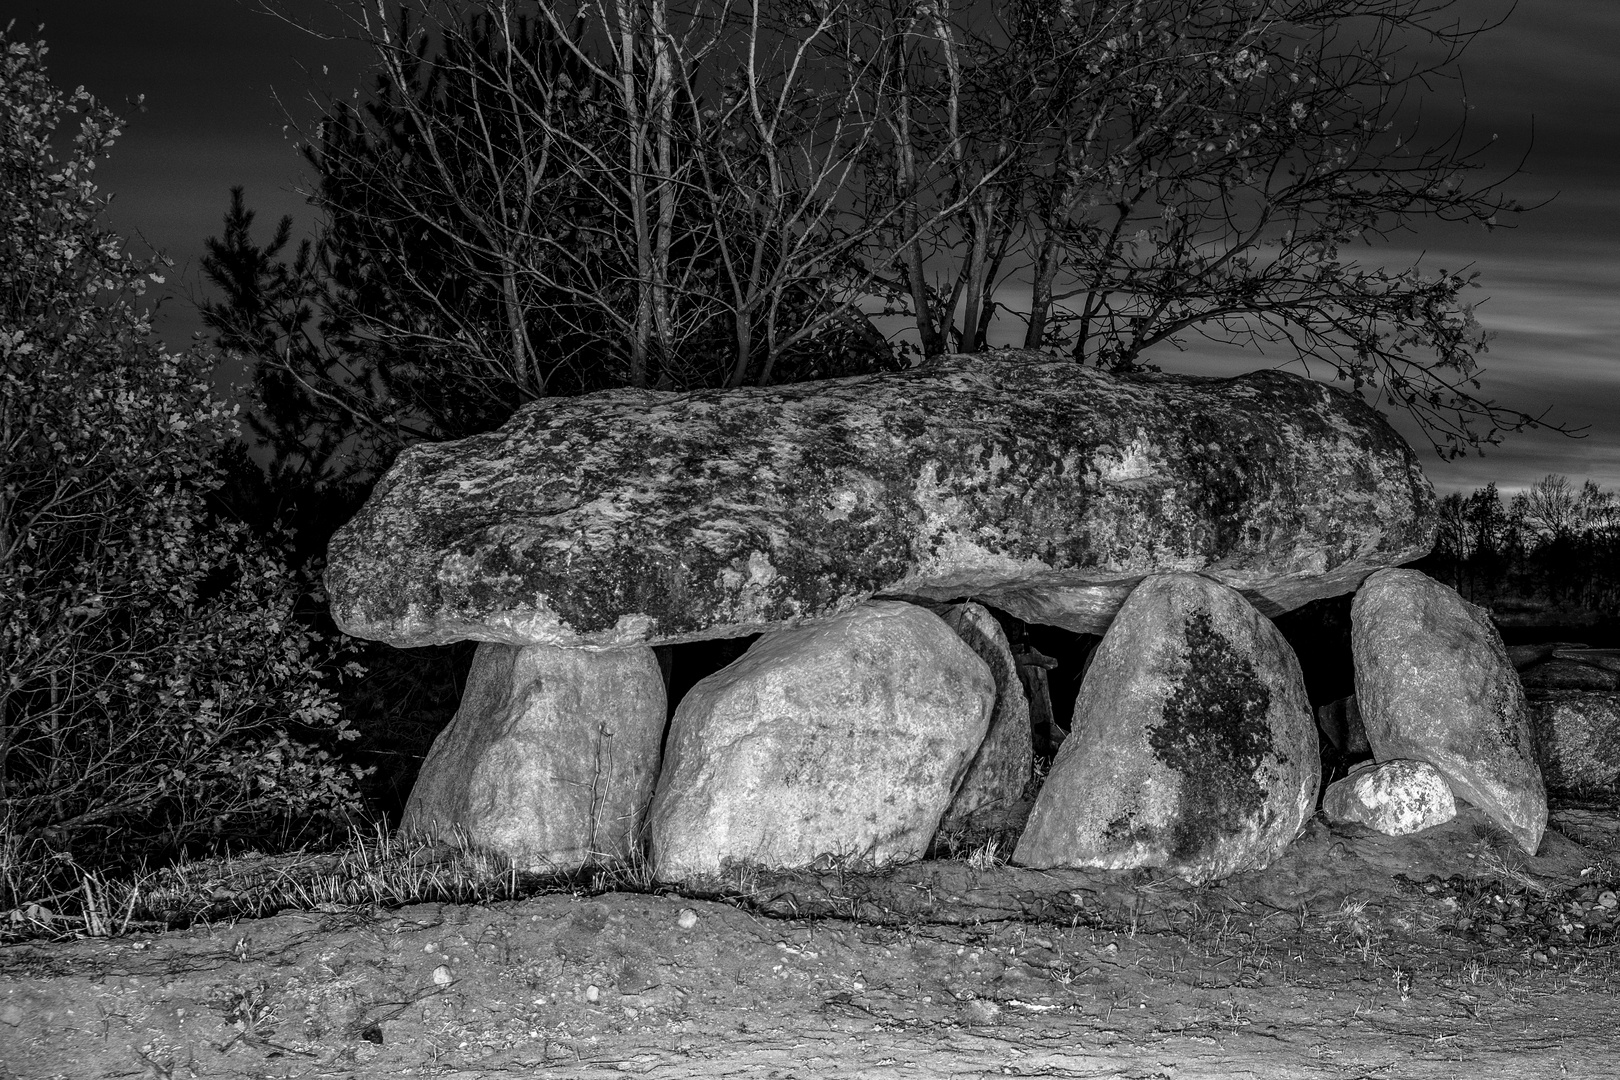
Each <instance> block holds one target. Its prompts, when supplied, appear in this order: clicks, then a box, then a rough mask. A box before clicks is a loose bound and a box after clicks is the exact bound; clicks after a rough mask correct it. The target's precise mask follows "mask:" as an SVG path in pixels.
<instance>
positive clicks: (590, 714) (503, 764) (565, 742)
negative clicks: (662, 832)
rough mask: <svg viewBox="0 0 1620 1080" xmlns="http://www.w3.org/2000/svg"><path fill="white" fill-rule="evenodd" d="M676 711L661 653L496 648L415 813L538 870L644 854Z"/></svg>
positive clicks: (415, 820) (421, 827)
mask: <svg viewBox="0 0 1620 1080" xmlns="http://www.w3.org/2000/svg"><path fill="white" fill-rule="evenodd" d="M667 716H668V706H667V703H666V700H665V697H664V680H663V676H662V674H661V672H660V671H659V667H658V660H657V657H656V656H654V654H653V650H652V649H650V648H648V647H646V646H639V647H631V648H625V649H605V650H590V649H562V648H556V647H554V646H550V645H532V646H528V647H526V648H518V647H514V646H510V645H496V644H490V643H484V644H481V645H479V646H478V652H477V654H476V655H475V656H474V658H473V665H472V671H471V673H470V674H469V675H468V678H467V688H466V690H465V691H464V692H463V694H462V698H461V707H460V708H459V709H458V710H457V711H456V715H455V719H453V720H451V721H450V726H449V727H447V728H445V729H444V731H442V732H441V733H440V734H439V737H438V738H437V739H436V740H434V743H433V748H432V749H431V750H430V751H429V752H428V756H427V760H426V761H424V762H423V763H422V771H421V773H420V774H419V775H418V777H417V781H416V786H415V788H414V789H413V790H412V791H411V797H410V801H409V802H408V803H407V804H406V807H405V817H404V822H403V827H404V828H405V829H406V830H408V831H411V832H417V833H430V834H431V833H443V832H445V831H448V830H459V831H462V832H464V833H465V834H466V835H467V837H468V838H469V839H470V840H471V841H472V842H473V843H475V844H478V845H479V846H482V847H487V848H490V849H493V850H495V851H497V852H500V853H501V854H503V855H505V856H507V857H508V858H510V859H511V860H512V861H513V863H514V865H516V866H519V867H522V868H524V869H529V870H539V871H568V870H575V869H578V868H579V867H581V866H585V865H588V864H592V863H621V862H625V861H627V860H631V859H634V858H636V857H638V856H639V854H640V852H641V840H642V828H643V825H644V819H645V813H646V808H647V804H648V802H649V801H650V800H651V798H652V793H653V787H654V784H655V783H656V781H657V778H658V759H659V744H660V742H661V740H662V738H663V732H664V722H665V718H666V717H667Z"/></svg>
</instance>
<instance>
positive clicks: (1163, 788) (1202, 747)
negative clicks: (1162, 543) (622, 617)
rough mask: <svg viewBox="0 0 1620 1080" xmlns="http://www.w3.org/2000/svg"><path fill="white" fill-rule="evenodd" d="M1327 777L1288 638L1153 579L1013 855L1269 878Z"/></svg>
mask: <svg viewBox="0 0 1620 1080" xmlns="http://www.w3.org/2000/svg"><path fill="white" fill-rule="evenodd" d="M1320 778H1321V776H1320V761H1319V759H1318V751H1317V741H1316V725H1315V723H1314V722H1313V721H1312V718H1311V712H1310V702H1309V699H1308V698H1307V696H1306V694H1305V683H1304V679H1303V677H1302V676H1301V674H1300V670H1299V661H1298V660H1297V659H1296V658H1295V656H1294V652H1293V650H1292V649H1291V648H1290V647H1289V645H1288V642H1287V641H1286V640H1285V639H1284V638H1283V636H1282V633H1281V632H1280V631H1278V629H1277V628H1276V627H1275V626H1273V625H1272V624H1271V621H1270V620H1268V619H1267V618H1265V616H1263V615H1261V614H1260V613H1259V612H1258V611H1256V610H1255V609H1254V608H1253V607H1252V606H1251V605H1250V604H1249V603H1248V602H1247V601H1246V600H1244V599H1243V597H1242V596H1241V595H1239V594H1238V593H1237V591H1236V590H1234V589H1230V588H1228V587H1226V586H1224V585H1221V584H1219V583H1217V582H1214V581H1211V580H1209V579H1207V578H1204V577H1200V576H1199V575H1196V574H1161V575H1156V576H1154V577H1150V578H1148V579H1147V580H1146V581H1144V582H1142V584H1140V585H1138V586H1137V587H1136V589H1135V590H1134V591H1133V592H1132V593H1131V595H1130V597H1129V598H1128V599H1127V600H1126V601H1125V604H1124V606H1123V607H1121V608H1120V611H1119V616H1118V617H1117V618H1116V619H1115V620H1114V625H1113V626H1112V627H1110V628H1109V630H1108V633H1107V634H1106V635H1105V636H1104V637H1103V640H1102V643H1101V644H1100V645H1098V646H1097V649H1096V652H1095V653H1094V660H1093V663H1092V665H1091V669H1090V671H1088V672H1087V674H1086V677H1085V681H1084V682H1083V683H1081V686H1080V696H1079V698H1078V699H1077V700H1076V702H1075V706H1074V723H1073V725H1072V726H1071V727H1070V729H1069V737H1068V739H1067V740H1065V741H1064V743H1063V749H1062V750H1060V751H1059V752H1058V756H1057V759H1056V760H1055V761H1054V762H1053V763H1052V771H1051V772H1050V773H1049V774H1048V775H1047V778H1046V783H1045V784H1044V785H1043V786H1042V788H1041V793H1040V795H1039V796H1038V797H1037V799H1036V801H1035V807H1034V809H1033V810H1032V811H1031V813H1030V817H1029V824H1028V825H1027V826H1026V827H1025V830H1024V835H1023V837H1022V838H1021V839H1020V840H1019V842H1018V847H1017V849H1016V851H1015V852H1014V854H1013V861H1014V862H1017V863H1019V864H1021V865H1024V866H1030V867H1036V868H1042V869H1045V868H1053V867H1086V866H1091V867H1100V868H1105V869H1113V870H1119V869H1129V868H1135V867H1150V866H1151V867H1163V868H1164V869H1167V870H1170V871H1172V872H1174V873H1176V874H1177V875H1179V876H1181V877H1182V878H1184V879H1186V880H1188V881H1191V882H1194V883H1198V882H1203V881H1209V880H1212V879H1217V878H1221V877H1225V876H1227V875H1229V874H1235V873H1238V872H1240V871H1243V870H1255V869H1260V868H1262V867H1264V866H1266V865H1267V864H1269V863H1270V862H1271V860H1272V859H1274V858H1276V856H1277V855H1278V854H1279V853H1281V851H1282V849H1283V848H1284V847H1286V846H1287V845H1288V844H1289V842H1290V841H1292V840H1293V839H1294V837H1295V836H1297V835H1299V830H1300V828H1301V827H1302V826H1303V825H1304V823H1305V820H1306V819H1307V818H1308V817H1309V816H1310V814H1311V811H1312V810H1313V809H1314V808H1315V806H1316V790H1317V785H1318V783H1319V781H1320Z"/></svg>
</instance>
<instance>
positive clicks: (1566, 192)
mask: <svg viewBox="0 0 1620 1080" xmlns="http://www.w3.org/2000/svg"><path fill="white" fill-rule="evenodd" d="M292 6H293V7H294V8H295V9H299V10H302V11H305V12H308V13H310V15H311V16H312V17H313V18H315V19H316V20H319V19H320V18H322V17H323V9H324V6H325V5H324V3H323V0H295V2H294V3H293V5H292ZM1511 6H1512V5H1511V2H1510V0H1459V2H1458V3H1456V4H1455V11H1456V12H1457V14H1458V16H1459V18H1460V19H1461V20H1462V21H1463V22H1465V23H1470V22H1475V21H1479V20H1484V19H1491V18H1494V17H1498V16H1501V15H1503V14H1505V13H1506V12H1507V11H1508V10H1509V8H1510V7H1511ZM326 17H327V18H330V16H329V15H327V16H326ZM12 19H15V20H16V22H17V25H16V27H15V28H14V29H13V34H15V35H17V36H31V34H32V31H33V30H34V28H35V27H37V26H39V25H40V24H43V25H44V36H45V39H46V41H47V42H48V43H49V45H50V54H49V56H48V57H47V63H48V65H49V68H50V72H51V75H52V77H53V78H54V79H55V80H56V81H57V82H58V83H59V84H64V85H66V86H69V87H72V86H76V85H80V84H83V85H84V86H86V87H87V88H88V89H89V90H90V91H91V92H92V93H94V94H97V95H98V96H100V97H101V98H102V99H103V100H105V101H106V102H108V103H109V104H111V105H113V106H114V107H115V109H118V110H119V111H120V112H121V113H122V114H123V115H124V116H125V118H126V120H127V121H128V123H127V124H126V128H125V134H124V137H123V139H122V140H120V142H119V144H118V145H117V146H116V147H115V148H114V151H113V157H112V160H111V161H110V162H108V163H107V164H106V165H104V166H103V168H102V170H101V171H100V174H99V175H100V179H101V183H102V186H103V190H104V191H110V192H113V193H114V194H115V196H116V198H115V200H114V204H113V207H114V208H113V214H112V220H113V224H114V225H115V226H116V227H117V228H119V229H120V230H121V231H123V232H124V233H125V234H126V235H136V234H138V235H139V236H141V237H143V238H144V239H145V240H146V241H148V242H149V243H150V244H152V245H154V246H155V247H157V248H159V249H161V250H163V251H165V252H166V253H167V254H168V255H169V256H170V257H171V258H173V259H175V261H176V262H177V263H178V264H179V266H178V271H179V272H178V273H177V274H176V275H175V276H174V277H173V278H172V279H171V281H172V282H173V283H174V284H175V285H177V286H178V288H179V291H180V292H181V294H182V295H180V296H177V297H175V298H172V299H170V300H168V301H166V308H165V313H164V317H163V318H162V319H161V320H160V326H161V327H162V329H163V331H164V333H165V335H166V336H168V337H169V338H170V340H171V343H173V344H180V343H182V342H183V341H184V339H185V338H186V337H187V336H188V335H189V333H190V332H191V331H192V330H193V329H195V328H196V327H197V325H198V324H197V321H196V318H195V314H194V312H193V311H192V310H191V307H190V304H189V302H188V300H187V299H186V298H185V295H184V294H185V293H188V292H189V293H191V294H195V293H196V292H197V290H198V288H199V287H200V286H199V285H198V281H197V278H198V275H197V266H196V264H197V259H198V257H199V255H200V253H201V250H202V241H203V238H204V237H206V236H208V235H210V234H214V233H218V232H219V231H220V219H221V217H222V215H223V214H224V211H225V207H226V205H227V203H228V200H229V190H230V187H231V185H233V184H242V185H244V186H245V187H246V188H247V194H248V202H249V205H250V206H252V207H254V208H255V209H257V210H258V211H259V214H260V223H261V226H262V227H263V228H264V229H268V227H269V226H270V225H271V224H273V222H274V220H275V219H276V218H279V217H280V216H281V215H282V214H285V213H291V214H293V215H294V218H295V220H296V222H297V225H298V226H299V227H300V229H303V228H307V227H308V226H309V224H310V219H311V214H310V210H309V208H308V207H307V206H306V205H305V204H304V201H303V197H302V196H301V195H300V194H299V193H298V191H297V189H298V188H299V187H300V186H301V185H302V183H303V175H302V170H301V164H302V163H301V160H300V159H299V158H298V156H297V153H296V151H295V150H294V141H295V137H296V133H295V132H294V131H292V130H290V129H288V128H287V126H286V125H287V123H288V112H289V111H290V112H291V114H292V116H293V118H294V119H295V121H296V122H298V123H307V122H308V120H309V118H310V117H311V116H312V115H313V111H312V108H311V107H310V106H309V104H308V98H309V96H310V94H311V91H312V90H314V89H316V88H318V87H319V86H322V85H326V84H329V85H332V86H335V87H337V88H339V89H342V88H344V87H348V86H353V85H355V80H354V75H353V72H354V71H355V70H356V69H357V67H358V66H359V65H361V64H363V63H364V54H363V53H362V52H360V51H359V50H358V49H357V48H356V47H354V46H353V45H349V44H345V43H342V42H322V41H320V40H317V39H315V38H313V37H311V36H309V35H307V34H305V33H303V32H302V31H300V30H297V29H295V28H293V27H291V26H288V25H286V24H284V23H282V22H279V21H277V20H275V19H273V18H271V17H269V16H266V15H263V14H260V13H259V12H258V11H257V9H256V4H255V3H254V2H253V0H146V2H144V3H132V2H130V0H0V24H4V23H5V22H8V21H10V20H12ZM328 25H335V24H332V23H328ZM323 70H324V74H323ZM1463 71H1464V74H1465V76H1466V79H1467V90H1468V96H1469V100H1470V103H1471V104H1472V106H1473V112H1472V114H1471V117H1470V125H1471V126H1472V127H1473V128H1474V130H1475V131H1476V132H1478V133H1480V134H1482V135H1487V134H1490V133H1496V134H1499V135H1500V136H1501V140H1500V145H1501V146H1502V147H1504V148H1505V149H1506V150H1508V151H1511V150H1513V149H1515V148H1522V147H1523V146H1525V145H1526V143H1527V142H1528V141H1529V137H1530V132H1531V126H1532V122H1533V123H1534V131H1535V145H1534V149H1533V152H1532V155H1531V158H1530V161H1529V164H1528V166H1527V171H1526V172H1525V174H1523V175H1521V176H1520V177H1519V178H1517V179H1516V180H1514V181H1513V182H1512V184H1511V185H1510V187H1509V189H1508V190H1509V191H1510V193H1511V194H1513V195H1514V196H1515V197H1517V198H1518V199H1519V200H1520V201H1521V202H1523V203H1526V204H1534V203H1539V202H1542V201H1544V200H1545V199H1547V198H1548V197H1552V196H1556V198H1555V199H1554V201H1553V202H1552V204H1551V205H1550V206H1548V207H1546V208H1544V209H1542V210H1538V211H1536V212H1534V213H1531V214H1526V215H1523V216H1521V217H1520V218H1519V219H1518V220H1517V222H1516V224H1517V228H1515V229H1513V230H1503V229H1498V230H1495V231H1492V232H1490V233H1486V232H1485V231H1484V230H1479V229H1473V230H1470V229H1465V228H1461V227H1434V228H1429V229H1426V230H1425V231H1424V232H1423V233H1422V234H1421V235H1417V236H1410V237H1402V238H1400V239H1398V240H1397V241H1396V242H1394V243H1392V244H1386V245H1381V246H1379V247H1377V248H1371V249H1365V250H1363V251H1362V253H1361V258H1362V259H1363V261H1366V262H1383V263H1385V264H1386V265H1410V263H1411V262H1412V261H1413V260H1414V259H1417V258H1418V257H1419V256H1421V258H1422V262H1421V265H1423V266H1426V267H1429V268H1431V269H1435V270H1439V269H1448V270H1449V269H1456V268H1458V267H1460V266H1463V265H1465V264H1471V265H1472V266H1473V267H1474V268H1475V269H1477V270H1479V271H1480V273H1481V278H1480V283H1481V285H1482V288H1480V289H1479V290H1476V291H1475V292H1474V293H1473V298H1474V300H1475V302H1476V303H1477V304H1478V305H1479V307H1478V315H1479V318H1480V321H1481V322H1482V323H1484V324H1485V326H1486V327H1488V328H1489V329H1491V330H1494V331H1495V332H1496V334H1497V336H1496V338H1495V340H1494V341H1493V342H1492V344H1491V347H1490V352H1489V354H1488V355H1487V356H1486V357H1485V358H1484V360H1485V366H1486V369H1487V372H1486V374H1485V376H1484V378H1483V380H1482V381H1483V385H1484V390H1483V392H1484V394H1485V395H1486V396H1488V397H1493V398H1495V399H1496V400H1497V401H1498V402H1500V403H1502V404H1504V405H1508V406H1511V407H1513V408H1516V409H1521V410H1523V411H1526V412H1532V413H1539V412H1541V411H1542V410H1544V409H1549V408H1550V410H1551V412H1550V414H1549V419H1554V420H1557V421H1559V422H1561V423H1563V424H1565V425H1568V426H1570V427H1583V426H1584V427H1587V428H1588V432H1587V437H1586V438H1584V439H1579V440H1574V439H1568V438H1565V437H1562V436H1559V435H1556V434H1552V433H1548V432H1532V433H1528V434H1520V435H1509V436H1508V437H1507V441H1506V443H1505V444H1504V445H1503V446H1501V447H1498V448H1495V449H1493V450H1491V451H1489V452H1488V453H1487V454H1486V456H1484V457H1469V458H1466V459H1463V460H1461V461H1457V462H1450V463H1448V462H1443V461H1441V460H1440V459H1439V458H1438V457H1437V456H1435V455H1434V453H1433V452H1432V451H1429V450H1427V449H1426V447H1424V446H1421V445H1420V450H1421V451H1422V452H1423V453H1424V455H1425V467H1426V468H1427V469H1428V472H1429V476H1430V477H1431V479H1433V481H1434V482H1435V485H1436V487H1437V488H1439V489H1441V490H1442V491H1447V490H1459V489H1460V490H1469V489H1472V488H1474V487H1476V486H1479V485H1482V484H1484V483H1486V482H1487V481H1495V482H1496V483H1497V484H1498V486H1500V487H1501V488H1503V489H1504V490H1513V489H1518V488H1522V487H1524V486H1525V485H1527V484H1529V483H1531V482H1533V481H1534V480H1536V479H1538V478H1539V477H1541V476H1543V475H1545V474H1546V473H1549V472H1558V473H1563V474H1565V475H1567V476H1570V477H1572V478H1574V479H1575V480H1577V481H1579V480H1582V479H1585V478H1591V479H1593V480H1595V481H1597V482H1598V483H1600V484H1602V485H1603V486H1605V487H1608V488H1614V489H1620V0H1523V2H1522V3H1521V4H1520V5H1519V7H1518V10H1516V11H1514V12H1513V13H1512V14H1511V15H1510V16H1509V17H1508V20H1507V22H1506V24H1505V25H1504V26H1503V27H1502V28H1500V29H1498V30H1495V31H1493V32H1491V33H1489V34H1486V35H1483V36H1482V37H1481V38H1479V39H1478V40H1477V41H1476V43H1475V45H1474V46H1473V48H1472V50H1471V51H1470V53H1469V54H1468V56H1467V58H1466V61H1465V63H1464V66H1463ZM1444 92H1447V93H1452V94H1453V96H1455V95H1454V92H1453V91H1450V90H1447V91H1444ZM138 94H144V95H145V97H146V100H145V111H144V112H136V111H135V110H134V109H132V108H128V107H125V106H124V102H125V101H126V99H131V98H133V97H135V96H136V95H138ZM261 235H263V234H261ZM1155 359H1158V360H1159V361H1160V362H1161V363H1163V364H1164V366H1166V367H1167V368H1173V369H1178V370H1189V371H1197V372H1206V373H1210V374H1217V373H1220V374H1225V373H1235V372H1236V371H1238V370H1244V369H1247V368H1250V367H1257V366H1264V365H1267V364H1269V363H1272V362H1274V361H1275V360H1276V359H1278V358H1275V357H1258V356H1256V357H1253V358H1249V357H1245V358H1244V359H1242V360H1241V361H1239V362H1237V363H1236V364H1233V363H1230V362H1226V361H1221V362H1212V361H1211V360H1210V359H1209V358H1207V357H1197V356H1189V357H1177V356H1176V355H1175V354H1174V353H1171V354H1168V355H1164V356H1159V357H1156V358H1155ZM1394 419H1396V421H1397V425H1398V426H1402V429H1403V431H1406V432H1407V433H1408V437H1409V438H1411V439H1412V440H1413V442H1414V444H1419V443H1420V440H1419V438H1418V437H1417V435H1416V433H1415V431H1413V430H1412V429H1411V427H1410V425H1404V426H1403V425H1401V424H1400V418H1399V417H1395V418H1394Z"/></svg>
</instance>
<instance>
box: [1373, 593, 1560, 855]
mask: <svg viewBox="0 0 1620 1080" xmlns="http://www.w3.org/2000/svg"><path fill="white" fill-rule="evenodd" d="M1350 625H1351V632H1350V644H1351V650H1352V652H1353V654H1354V657H1355V669H1356V702H1357V704H1358V706H1359V707H1360V709H1361V721H1362V724H1363V725H1364V726H1365V727H1366V729H1367V741H1368V743H1369V744H1370V745H1371V746H1372V752H1373V757H1374V758H1376V759H1377V760H1379V761H1389V760H1391V759H1394V758H1414V759H1416V760H1418V761H1427V762H1428V763H1429V764H1431V765H1433V766H1434V767H1435V768H1436V769H1438V770H1440V775H1442V776H1444V777H1445V778H1446V783H1447V784H1449V785H1450V787H1451V790H1452V793H1453V794H1454V795H1456V796H1457V797H1458V798H1462V799H1466V800H1467V801H1468V802H1470V803H1473V804H1474V805H1475V806H1477V807H1478V808H1479V809H1480V810H1482V811H1484V812H1485V813H1486V814H1487V815H1489V816H1490V818H1491V819H1492V820H1494V821H1495V822H1496V823H1497V824H1498V825H1500V826H1502V828H1503V829H1505V830H1506V831H1507V832H1508V834H1509V835H1511V836H1512V837H1513V839H1514V840H1516V841H1517V842H1518V844H1519V846H1520V847H1522V848H1523V849H1524V850H1525V851H1527V852H1529V853H1531V854H1534V853H1535V851H1536V848H1537V847H1538V846H1539V845H1540V843H1541V834H1542V831H1543V829H1545V827H1546V824H1547V793H1546V790H1545V788H1544V787H1543V785H1542V780H1541V770H1540V769H1539V768H1537V766H1536V759H1535V750H1534V747H1533V744H1532V741H1531V734H1530V718H1529V709H1528V707H1527V706H1526V703H1525V698H1524V688H1523V687H1521V686H1520V685H1519V677H1518V675H1517V674H1516V673H1515V672H1514V670H1513V665H1512V664H1511V663H1510V662H1509V660H1508V653H1507V648H1506V646H1504V645H1503V644H1502V636H1501V635H1500V634H1499V633H1497V631H1496V627H1494V626H1492V625H1491V621H1490V619H1489V618H1487V617H1486V615H1485V612H1484V611H1482V610H1481V609H1479V608H1477V607H1475V606H1474V605H1473V604H1470V603H1468V602H1467V601H1466V600H1464V599H1463V598H1462V597H1460V596H1458V595H1457V593H1456V592H1455V591H1453V590H1452V589H1450V588H1447V587H1446V586H1445V585H1442V584H1440V583H1439V582H1438V581H1435V580H1433V579H1432V578H1430V577H1428V576H1426V575H1424V574H1422V573H1419V572H1418V571H1416V570H1381V571H1379V572H1378V573H1376V574H1373V575H1372V576H1371V577H1369V578H1368V579H1367V581H1366V583H1365V584H1364V585H1363V586H1362V587H1361V589H1360V591H1359V592H1357V593H1356V599H1355V602H1354V603H1353V604H1352V605H1351V608H1350Z"/></svg>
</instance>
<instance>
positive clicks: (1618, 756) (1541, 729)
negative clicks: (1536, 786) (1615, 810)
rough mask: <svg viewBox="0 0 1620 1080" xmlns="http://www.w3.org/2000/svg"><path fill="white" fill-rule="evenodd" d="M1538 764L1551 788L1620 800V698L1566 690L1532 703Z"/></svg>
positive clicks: (1585, 796) (1565, 793)
mask: <svg viewBox="0 0 1620 1080" xmlns="http://www.w3.org/2000/svg"><path fill="white" fill-rule="evenodd" d="M1530 717H1531V729H1532V731H1533V732H1534V733H1535V742H1536V761H1537V763H1538V764H1540V766H1541V775H1542V779H1543V780H1545V781H1546V784H1547V788H1548V790H1550V791H1555V792H1557V793H1558V794H1560V795H1567V796H1572V797H1575V798H1581V799H1605V800H1609V799H1615V798H1620V693H1607V692H1597V691H1587V692H1582V691H1579V690H1561V691H1553V692H1551V693H1546V694H1538V695H1536V696H1534V697H1532V698H1531V699H1530Z"/></svg>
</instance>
